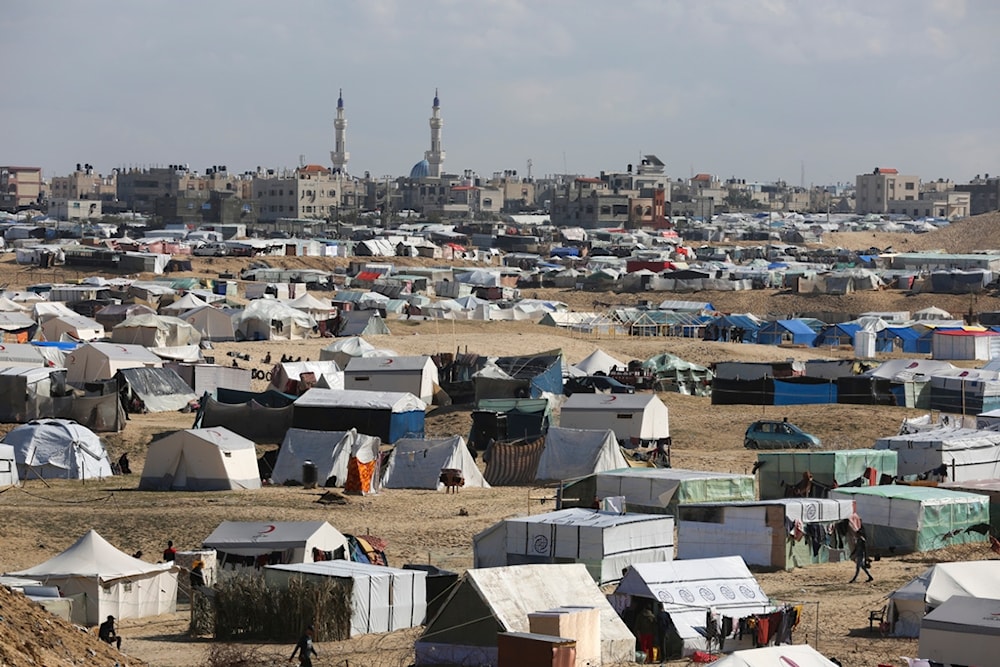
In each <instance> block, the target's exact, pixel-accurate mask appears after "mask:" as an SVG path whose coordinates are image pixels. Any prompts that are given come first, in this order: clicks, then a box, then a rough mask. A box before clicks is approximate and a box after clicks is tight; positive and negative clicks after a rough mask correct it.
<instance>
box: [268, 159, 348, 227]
mask: <svg viewBox="0 0 1000 667" xmlns="http://www.w3.org/2000/svg"><path fill="white" fill-rule="evenodd" d="M344 184H345V177H344V175H343V174H340V173H338V174H334V173H331V171H330V170H329V169H327V168H326V167H323V166H321V165H318V164H309V165H305V166H302V167H299V168H298V169H294V170H291V171H286V172H282V173H280V174H278V173H275V172H273V171H269V172H267V174H265V175H262V176H258V177H257V178H255V179H254V180H253V203H254V205H255V206H256V211H257V217H258V219H259V220H260V221H261V222H274V221H276V220H278V219H279V218H316V219H326V218H330V217H337V216H339V215H340V214H341V213H343V211H342V210H341V208H342V207H344V206H345V203H344V202H343V201H342V199H341V192H342V190H344Z"/></svg>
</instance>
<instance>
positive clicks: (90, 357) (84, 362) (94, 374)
mask: <svg viewBox="0 0 1000 667" xmlns="http://www.w3.org/2000/svg"><path fill="white" fill-rule="evenodd" d="M143 366H145V367H155V368H159V367H161V366H163V360H162V359H160V358H159V357H158V356H156V355H155V354H153V353H152V352H150V351H149V350H147V349H146V348H145V347H143V346H141V345H118V344H116V343H87V344H86V345H81V346H80V347H78V348H76V349H75V350H73V351H72V352H70V353H69V354H67V355H66V371H67V372H66V382H68V383H70V384H74V385H78V384H84V383H86V382H97V381H98V380H110V379H111V378H113V377H114V376H115V373H117V372H118V371H120V370H121V369H123V368H141V367H143Z"/></svg>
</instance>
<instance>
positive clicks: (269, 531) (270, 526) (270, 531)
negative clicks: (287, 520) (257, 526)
mask: <svg viewBox="0 0 1000 667" xmlns="http://www.w3.org/2000/svg"><path fill="white" fill-rule="evenodd" d="M275 528H276V526H275V525H274V524H273V523H272V524H270V525H269V526H268V527H267V528H265V529H264V530H262V531H260V534H261V535H264V534H265V533H273V532H274V530H275Z"/></svg>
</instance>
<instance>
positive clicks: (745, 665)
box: [712, 644, 837, 667]
mask: <svg viewBox="0 0 1000 667" xmlns="http://www.w3.org/2000/svg"><path fill="white" fill-rule="evenodd" d="M791 665H795V667H837V663H835V662H833V661H832V660H830V659H829V658H827V657H826V656H824V655H823V654H822V653H820V652H819V651H817V650H816V649H814V648H813V647H812V646H810V645H809V644H784V645H782V646H762V647H760V648H748V649H745V650H742V651H733V652H732V653H730V654H729V655H727V656H723V657H722V658H720V659H719V660H716V661H715V662H713V663H712V667H791Z"/></svg>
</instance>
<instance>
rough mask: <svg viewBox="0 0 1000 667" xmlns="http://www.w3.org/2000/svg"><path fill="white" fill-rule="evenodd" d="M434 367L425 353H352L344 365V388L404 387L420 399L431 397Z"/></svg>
mask: <svg viewBox="0 0 1000 667" xmlns="http://www.w3.org/2000/svg"><path fill="white" fill-rule="evenodd" d="M437 384H438V369H437V366H436V365H435V364H434V360H433V359H431V358H430V357H428V356H404V357H355V358H353V359H351V360H350V361H349V362H348V363H347V367H346V368H345V369H344V388H345V389H361V390H366V391H405V392H409V393H411V394H413V395H414V396H416V397H417V398H419V399H420V400H421V401H423V402H424V403H428V404H430V403H431V402H432V401H433V400H434V388H435V387H436V386H437Z"/></svg>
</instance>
